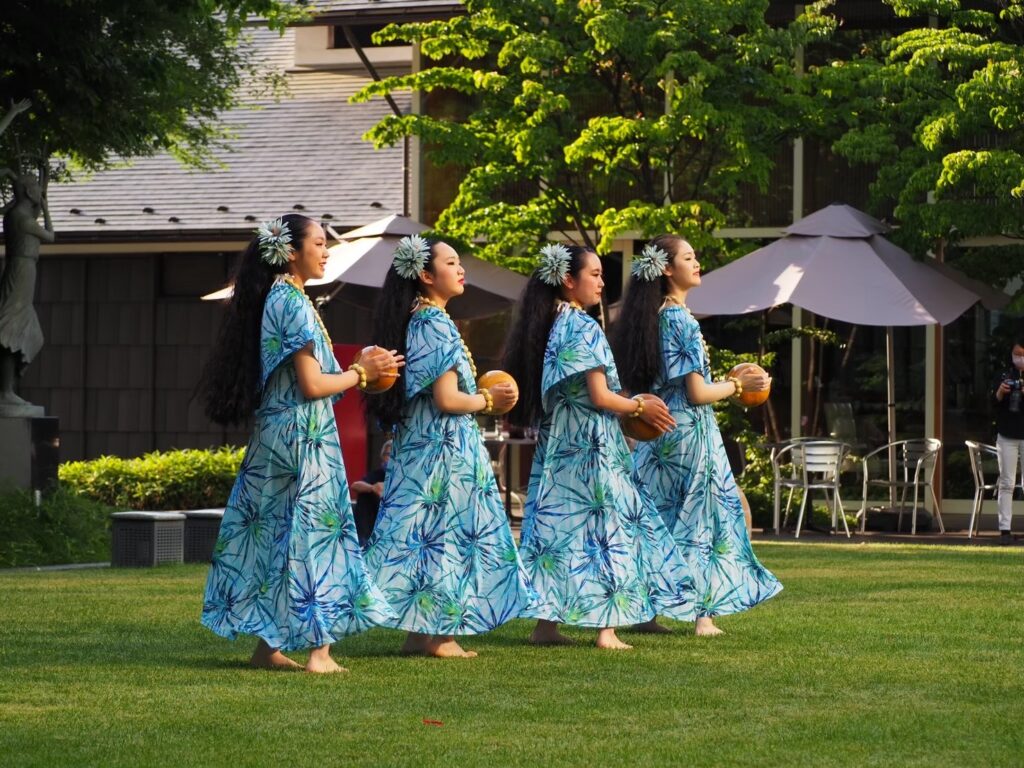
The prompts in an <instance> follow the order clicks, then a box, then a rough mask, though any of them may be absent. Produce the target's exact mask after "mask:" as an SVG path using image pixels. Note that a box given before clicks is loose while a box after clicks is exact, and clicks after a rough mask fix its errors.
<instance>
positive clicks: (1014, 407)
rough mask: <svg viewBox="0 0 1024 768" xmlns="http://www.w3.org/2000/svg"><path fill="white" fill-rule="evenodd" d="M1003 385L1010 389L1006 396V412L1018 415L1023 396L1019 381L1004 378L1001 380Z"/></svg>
mask: <svg viewBox="0 0 1024 768" xmlns="http://www.w3.org/2000/svg"><path fill="white" fill-rule="evenodd" d="M1003 384H1005V385H1006V386H1008V387H1009V388H1010V394H1009V395H1008V396H1007V402H1006V410H1008V411H1009V412H1010V413H1020V406H1021V400H1022V399H1024V395H1022V393H1021V380H1020V379H1018V378H1013V379H1010V378H1006V379H1003Z"/></svg>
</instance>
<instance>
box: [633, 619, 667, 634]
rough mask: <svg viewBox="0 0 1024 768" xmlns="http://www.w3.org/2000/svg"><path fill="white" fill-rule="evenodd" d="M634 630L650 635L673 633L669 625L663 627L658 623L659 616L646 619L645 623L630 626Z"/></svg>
mask: <svg viewBox="0 0 1024 768" xmlns="http://www.w3.org/2000/svg"><path fill="white" fill-rule="evenodd" d="M630 630H631V631H633V632H643V633H644V634H648V635H671V634H672V630H671V629H669V628H668V627H663V626H661V624H659V623H658V620H657V618H654V619H651V620H650V621H645V622H644V623H643V624H634V625H633V626H632V627H630Z"/></svg>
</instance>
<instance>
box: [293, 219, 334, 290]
mask: <svg viewBox="0 0 1024 768" xmlns="http://www.w3.org/2000/svg"><path fill="white" fill-rule="evenodd" d="M327 258H328V253H327V235H326V234H325V233H324V228H323V227H321V226H320V225H319V224H317V223H316V222H315V221H312V222H310V223H309V229H308V230H307V231H306V236H305V237H304V238H303V239H302V243H301V244H300V245H299V247H298V248H296V249H293V250H292V253H291V256H290V257H289V260H290V262H291V263H290V264H289V270H290V271H291V272H292V274H294V275H295V276H296V277H298V278H300V279H301V280H302V281H303V282H305V281H306V280H314V279H316V278H320V277H323V276H324V268H325V267H326V266H327Z"/></svg>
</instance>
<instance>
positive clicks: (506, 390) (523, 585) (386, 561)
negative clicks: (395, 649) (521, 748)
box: [366, 237, 534, 657]
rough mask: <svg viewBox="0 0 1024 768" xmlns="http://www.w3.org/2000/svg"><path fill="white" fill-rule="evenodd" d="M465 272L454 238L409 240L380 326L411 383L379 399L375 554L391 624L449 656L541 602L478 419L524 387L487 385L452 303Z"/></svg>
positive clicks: (369, 558)
mask: <svg viewBox="0 0 1024 768" xmlns="http://www.w3.org/2000/svg"><path fill="white" fill-rule="evenodd" d="M464 274H465V272H464V270H463V269H462V267H461V265H460V263H459V258H458V254H456V253H455V251H454V250H453V249H452V248H451V247H450V246H448V245H447V244H445V243H443V242H432V241H427V240H424V239H422V238H418V237H412V238H406V239H404V240H403V241H402V242H401V243H400V244H399V248H398V249H397V251H396V255H395V261H394V266H393V268H392V269H391V270H390V271H389V274H388V277H387V279H386V281H385V285H384V288H383V291H382V293H381V297H380V301H379V303H378V308H377V320H376V323H377V334H378V336H379V338H380V339H381V341H383V342H385V343H393V344H394V345H395V346H396V348H398V349H401V350H404V352H405V354H406V357H407V363H408V365H407V367H406V370H405V387H404V389H399V388H397V387H396V388H395V389H396V390H397V391H396V392H387V393H385V394H384V395H382V396H380V397H379V398H375V399H374V401H372V402H371V403H370V404H369V409H370V411H371V413H372V414H373V415H374V416H375V417H376V418H377V419H378V420H379V421H380V423H381V424H382V425H387V426H391V427H392V428H393V429H394V443H393V445H392V449H391V451H392V452H391V461H390V462H389V464H388V472H387V477H386V480H385V484H384V493H383V496H382V497H381V505H380V512H379V514H378V517H377V524H376V527H375V529H374V532H373V536H372V537H371V538H370V542H369V544H368V546H367V550H366V562H367V565H368V567H369V568H370V570H371V573H372V574H373V577H374V579H375V580H376V582H377V583H378V584H380V586H381V588H382V589H383V590H384V593H385V595H386V596H387V598H388V600H389V602H390V603H391V604H392V606H394V608H395V611H396V612H397V614H398V617H397V618H396V619H394V620H392V621H390V622H389V626H392V627H395V628H398V629H404V630H407V631H408V632H409V636H408V638H407V640H406V643H405V645H404V646H403V651H404V652H406V653H422V654H425V655H429V656H442V657H449V656H452V657H467V656H475V655H476V653H475V652H473V651H466V650H465V649H463V648H462V647H461V646H460V645H459V644H458V642H456V640H455V636H456V635H476V634H480V633H483V632H487V631H489V630H491V629H494V628H495V627H497V626H499V625H500V624H503V623H504V622H506V621H508V620H509V619H513V618H515V617H517V616H518V615H520V613H522V611H523V610H525V609H526V607H527V606H528V605H529V604H530V602H531V600H532V599H533V598H534V595H533V593H532V590H531V588H530V583H529V579H528V578H527V576H526V574H525V572H524V571H523V566H522V562H521V561H520V559H519V555H518V554H517V552H516V548H515V544H514V542H513V539H512V531H511V530H510V528H509V525H508V520H507V518H506V515H505V509H504V505H503V504H502V501H501V496H500V494H499V492H498V486H497V483H496V481H495V478H494V472H493V470H492V468H491V461H490V457H489V455H488V453H487V449H486V447H485V446H484V443H483V438H482V436H481V434H480V430H479V428H478V426H477V423H476V420H475V419H474V417H473V414H474V413H485V414H486V413H490V412H492V410H493V409H494V408H497V409H499V410H502V409H505V408H506V407H507V406H509V405H511V403H513V402H514V401H515V390H514V388H513V387H512V386H511V385H507V384H501V385H497V386H495V387H492V388H490V389H489V390H480V391H479V392H478V391H477V386H476V381H475V379H476V371H475V368H474V364H473V359H472V357H471V356H470V354H469V350H468V348H467V347H466V346H465V344H464V343H463V342H462V339H461V337H460V336H459V332H458V329H457V328H456V327H455V324H454V323H453V322H452V320H451V318H450V317H449V316H448V314H447V312H446V311H445V305H446V304H447V302H448V301H449V300H450V299H452V298H454V297H456V296H458V295H460V294H461V293H462V292H463V290H464V287H463V281H464ZM410 307H411V308H412V312H411V313H410Z"/></svg>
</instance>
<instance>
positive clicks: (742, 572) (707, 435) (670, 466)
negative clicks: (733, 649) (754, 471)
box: [634, 306, 782, 616]
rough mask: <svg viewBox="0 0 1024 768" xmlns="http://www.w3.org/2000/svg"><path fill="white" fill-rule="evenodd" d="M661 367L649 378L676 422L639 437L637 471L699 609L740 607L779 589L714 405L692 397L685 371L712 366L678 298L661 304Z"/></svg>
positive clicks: (706, 371)
mask: <svg viewBox="0 0 1024 768" xmlns="http://www.w3.org/2000/svg"><path fill="white" fill-rule="evenodd" d="M659 322H660V328H661V350H662V364H663V365H662V372H661V373H660V374H659V376H658V378H657V379H656V380H655V382H654V394H656V395H658V396H659V397H660V398H661V399H662V400H664V401H665V404H666V405H668V407H669V409H670V410H671V411H672V416H673V417H674V418H675V420H676V424H677V425H678V426H677V427H676V428H675V429H674V430H672V431H671V432H667V433H665V434H664V435H662V436H661V437H659V438H658V439H657V440H652V441H650V442H646V443H640V444H639V445H638V446H637V449H636V454H635V456H634V461H635V464H636V468H635V470H634V477H635V478H636V480H637V482H640V483H643V485H644V486H645V487H646V488H647V491H648V492H649V493H650V494H651V496H652V497H653V498H654V501H655V503H656V504H657V505H658V511H659V512H661V516H662V518H663V519H664V520H665V524H666V525H667V526H668V527H669V530H670V531H672V537H673V538H674V539H675V542H676V545H677V546H678V547H679V549H680V550H681V551H682V553H683V556H684V557H685V558H686V561H687V563H688V564H689V566H690V573H691V574H692V575H693V579H694V583H695V585H696V588H697V594H698V597H699V605H698V615H699V616H723V615H726V614H730V613H738V612H739V611H745V610H746V609H748V608H751V607H753V606H755V605H757V604H758V603H760V602H763V601H765V600H767V599H768V598H770V597H772V596H774V595H776V594H778V593H779V592H780V591H782V584H781V583H779V580H778V579H776V578H775V576H774V575H772V573H771V572H769V571H768V569H767V568H765V567H764V566H763V565H761V563H760V561H758V559H757V557H756V556H755V555H754V550H753V549H752V548H751V546H750V536H749V535H748V534H747V526H746V523H745V521H744V519H743V507H742V505H741V504H740V497H739V492H738V489H737V487H736V479H735V478H734V477H733V474H732V469H731V468H730V467H729V459H728V456H727V455H726V453H725V446H724V445H723V443H722V434H721V432H720V431H719V429H718V422H717V421H716V420H715V412H714V409H713V408H712V407H711V405H692V404H691V403H690V401H689V398H688V397H687V395H686V376H687V374H690V373H694V372H696V373H701V374H703V376H704V380H705V381H706V382H708V383H709V384H710V383H711V368H710V364H709V362H708V358H707V353H706V352H705V350H704V345H703V343H702V340H701V339H702V337H701V333H700V326H699V325H698V324H697V321H696V320H695V319H694V317H693V316H692V315H691V314H690V313H689V311H687V310H686V309H684V308H683V307H679V306H667V307H665V308H664V309H662V311H661V315H660V320H659Z"/></svg>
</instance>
